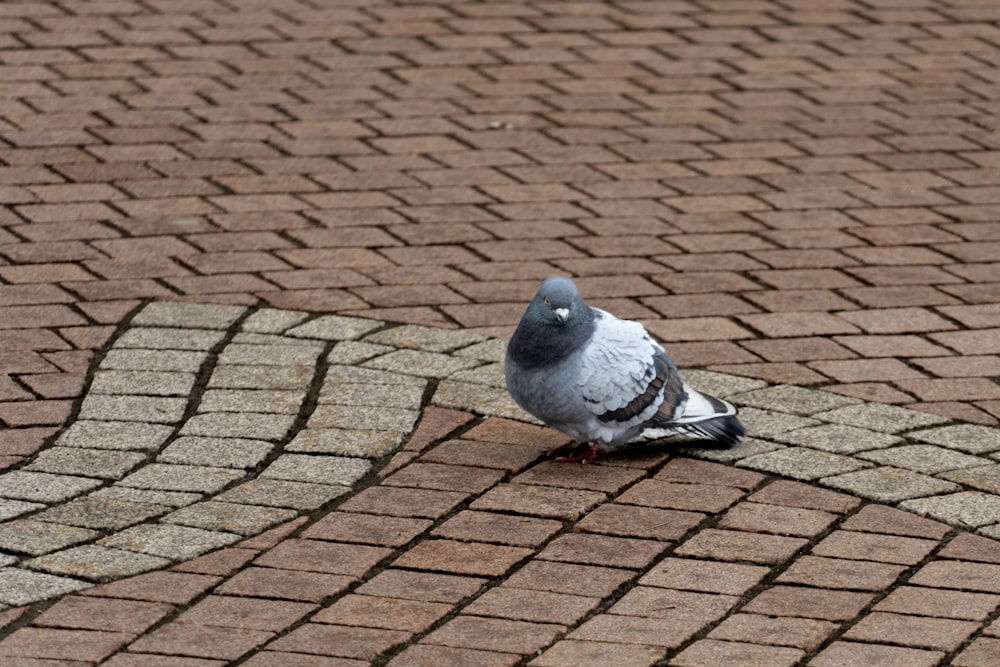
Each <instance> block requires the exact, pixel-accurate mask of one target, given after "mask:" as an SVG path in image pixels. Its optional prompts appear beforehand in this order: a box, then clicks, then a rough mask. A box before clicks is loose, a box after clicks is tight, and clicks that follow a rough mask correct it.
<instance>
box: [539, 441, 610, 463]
mask: <svg viewBox="0 0 1000 667" xmlns="http://www.w3.org/2000/svg"><path fill="white" fill-rule="evenodd" d="M599 451H601V445H600V443H598V442H597V441H591V442H583V443H579V444H577V443H572V444H569V445H563V446H562V447H556V448H555V449H551V450H549V456H551V457H553V458H555V460H556V461H564V462H566V463H592V462H593V461H594V459H596V458H597V453H598V452H599Z"/></svg>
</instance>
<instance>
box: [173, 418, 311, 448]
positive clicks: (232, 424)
mask: <svg viewBox="0 0 1000 667" xmlns="http://www.w3.org/2000/svg"><path fill="white" fill-rule="evenodd" d="M295 419H296V415H279V414H270V415H254V414H247V413H233V412H208V413H205V414H198V415H194V416H193V417H191V418H190V419H188V420H187V422H185V424H184V426H182V427H181V431H180V433H181V435H200V436H207V437H210V438H245V439H247V440H272V441H278V440H283V439H284V438H285V435H286V434H287V433H288V430H289V429H290V428H291V427H292V425H293V424H294V423H295Z"/></svg>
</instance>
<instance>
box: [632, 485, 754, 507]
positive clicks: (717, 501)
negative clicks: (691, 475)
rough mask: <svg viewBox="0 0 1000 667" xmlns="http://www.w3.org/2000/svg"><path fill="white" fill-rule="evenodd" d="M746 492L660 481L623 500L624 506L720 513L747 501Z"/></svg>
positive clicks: (635, 489) (633, 490)
mask: <svg viewBox="0 0 1000 667" xmlns="http://www.w3.org/2000/svg"><path fill="white" fill-rule="evenodd" d="M743 494H744V492H743V491H742V490H739V489H734V488H731V487H726V486H717V485H708V484H677V483H672V482H664V481H660V480H658V479H651V480H643V481H641V482H639V483H638V484H636V485H635V486H633V487H632V488H630V489H628V490H627V491H626V492H625V493H623V494H622V495H621V496H619V498H618V500H619V502H622V503H627V504H635V505H644V506H647V507H660V508H664V509H678V510H688V511H701V512H710V513H717V512H721V511H722V510H724V509H726V508H727V507H729V506H730V505H732V504H733V503H734V502H736V501H737V500H739V499H740V498H742V497H743Z"/></svg>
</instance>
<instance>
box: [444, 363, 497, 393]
mask: <svg viewBox="0 0 1000 667" xmlns="http://www.w3.org/2000/svg"><path fill="white" fill-rule="evenodd" d="M448 377H449V379H451V380H458V381H459V382H472V383H474V384H485V385H488V386H490V387H497V388H500V389H506V388H507V377H506V375H505V374H504V365H503V364H502V363H491V364H484V365H482V366H476V367H475V368H467V369H466V370H464V371H458V372H457V373H452V374H451V375H449V376H448Z"/></svg>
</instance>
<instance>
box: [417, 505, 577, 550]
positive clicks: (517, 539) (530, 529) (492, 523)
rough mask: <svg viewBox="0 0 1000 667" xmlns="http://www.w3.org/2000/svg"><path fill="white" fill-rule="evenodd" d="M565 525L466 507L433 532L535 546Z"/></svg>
mask: <svg viewBox="0 0 1000 667" xmlns="http://www.w3.org/2000/svg"><path fill="white" fill-rule="evenodd" d="M561 528H562V523H561V522H559V521H553V520H548V519H535V518H531V517H524V516H510V515H507V514H496V513H493V512H476V511H471V510H466V511H464V512H460V513H458V514H456V515H455V516H454V517H452V518H451V519H449V520H448V521H446V522H445V523H444V524H442V525H441V526H439V527H438V528H436V529H434V531H433V534H434V535H435V536H438V537H444V538H451V539H456V540H466V541H479V542H494V543H499V544H507V545H512V546H522V547H532V546H537V545H539V544H541V543H542V542H544V541H545V540H547V539H548V538H549V537H551V536H552V535H553V534H555V533H556V532H558V531H559V530H560V529H561Z"/></svg>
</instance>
